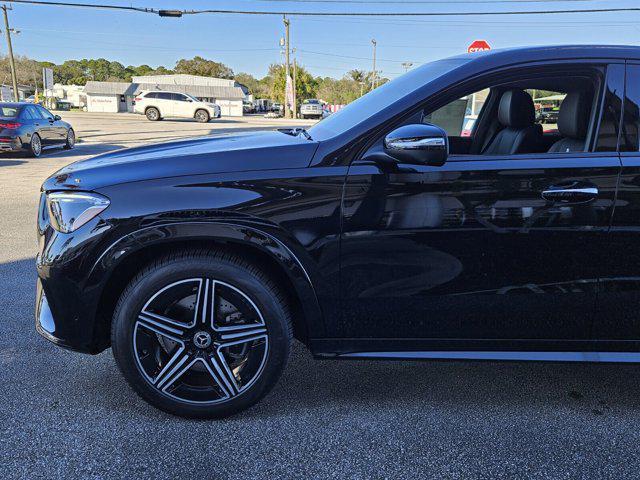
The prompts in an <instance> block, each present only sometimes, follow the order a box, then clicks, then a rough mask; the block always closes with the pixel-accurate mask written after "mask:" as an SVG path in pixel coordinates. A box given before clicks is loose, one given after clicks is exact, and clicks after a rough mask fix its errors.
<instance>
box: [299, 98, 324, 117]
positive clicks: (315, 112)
mask: <svg viewBox="0 0 640 480" xmlns="http://www.w3.org/2000/svg"><path fill="white" fill-rule="evenodd" d="M300 117H301V118H322V103H320V100H316V99H315V98H309V99H307V100H304V101H303V102H302V105H300Z"/></svg>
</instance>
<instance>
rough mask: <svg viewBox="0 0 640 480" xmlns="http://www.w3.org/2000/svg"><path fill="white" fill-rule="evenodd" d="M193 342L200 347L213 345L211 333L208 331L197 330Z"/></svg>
mask: <svg viewBox="0 0 640 480" xmlns="http://www.w3.org/2000/svg"><path fill="white" fill-rule="evenodd" d="M193 344H194V345H195V346H196V347H198V348H207V347H208V346H209V345H211V335H209V334H208V333H207V332H196V334H195V335H194V336H193Z"/></svg>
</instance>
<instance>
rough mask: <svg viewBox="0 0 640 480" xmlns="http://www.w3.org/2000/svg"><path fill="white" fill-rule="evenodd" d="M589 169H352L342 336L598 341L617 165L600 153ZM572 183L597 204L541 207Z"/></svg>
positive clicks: (546, 163) (520, 163)
mask: <svg viewBox="0 0 640 480" xmlns="http://www.w3.org/2000/svg"><path fill="white" fill-rule="evenodd" d="M547 157H548V156H547ZM476 158H477V157H476ZM588 163H589V168H586V169H585V168H584V164H585V159H584V158H582V157H580V156H573V157H572V156H568V157H566V156H565V157H562V158H554V159H553V160H550V159H549V158H545V157H544V156H541V157H535V156H530V157H529V158H527V159H518V160H515V159H513V158H507V159H500V158H494V159H481V160H473V161H449V162H447V163H446V164H445V165H444V166H443V167H426V166H425V167H423V166H408V165H399V166H398V168H397V171H391V172H385V171H383V170H381V169H380V167H379V166H378V165H376V162H367V160H366V159H363V160H362V161H360V162H358V163H357V164H355V165H353V166H352V168H351V169H350V171H349V176H348V179H347V183H346V190H345V196H344V233H343V238H342V247H341V248H342V250H341V251H342V290H343V295H344V300H345V303H344V306H345V311H346V312H347V313H346V317H347V320H346V322H345V324H344V325H343V327H346V331H345V332H344V334H345V335H346V336H351V335H353V336H357V335H358V332H359V331H360V332H361V331H365V332H366V333H367V336H371V337H381V336H386V337H395V338H403V337H407V338H409V337H416V338H469V339H471V338H476V339H517V338H530V339H574V338H578V339H586V338H588V334H589V326H590V322H591V320H592V314H593V311H594V308H595V291H596V288H597V279H598V275H599V273H600V271H599V263H598V262H597V261H595V260H596V259H597V258H598V255H600V254H601V252H602V250H601V248H602V246H603V243H604V242H605V240H606V230H607V228H608V224H609V220H610V217H611V212H612V206H613V200H614V195H615V188H616V181H617V175H618V172H619V162H618V159H617V157H615V156H608V155H602V156H597V155H596V156H591V157H589V160H588ZM567 181H580V182H588V183H590V184H592V185H593V186H594V187H595V188H597V189H598V190H599V195H598V198H597V199H596V200H595V201H592V202H588V203H584V204H554V203H550V202H548V201H545V200H544V199H543V198H542V196H541V195H542V192H543V191H544V190H545V189H547V188H548V187H549V186H552V185H556V184H559V183H563V182H567Z"/></svg>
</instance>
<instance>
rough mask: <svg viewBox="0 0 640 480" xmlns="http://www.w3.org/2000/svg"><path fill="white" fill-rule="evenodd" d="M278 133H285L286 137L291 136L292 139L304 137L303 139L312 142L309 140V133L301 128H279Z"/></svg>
mask: <svg viewBox="0 0 640 480" xmlns="http://www.w3.org/2000/svg"><path fill="white" fill-rule="evenodd" d="M278 131H279V132H282V133H286V134H287V135H291V136H292V137H298V136H300V135H302V136H304V138H306V139H307V140H313V139H312V138H311V135H309V132H307V131H306V130H305V129H304V128H302V127H295V128H279V129H278Z"/></svg>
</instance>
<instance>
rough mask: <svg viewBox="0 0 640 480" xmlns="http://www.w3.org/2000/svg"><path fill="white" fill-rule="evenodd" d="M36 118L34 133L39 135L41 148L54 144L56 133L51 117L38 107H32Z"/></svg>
mask: <svg viewBox="0 0 640 480" xmlns="http://www.w3.org/2000/svg"><path fill="white" fill-rule="evenodd" d="M34 110H35V112H36V115H37V116H38V118H37V119H36V121H35V123H36V129H35V130H36V132H37V133H38V135H40V139H41V140H42V145H43V146H50V145H54V144H55V143H56V136H57V134H56V132H55V131H54V128H53V121H52V119H53V117H52V115H51V114H50V113H49V112H48V111H47V110H45V109H44V108H42V107H40V106H34Z"/></svg>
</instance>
